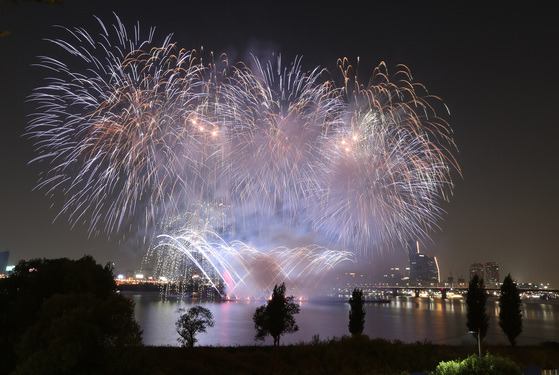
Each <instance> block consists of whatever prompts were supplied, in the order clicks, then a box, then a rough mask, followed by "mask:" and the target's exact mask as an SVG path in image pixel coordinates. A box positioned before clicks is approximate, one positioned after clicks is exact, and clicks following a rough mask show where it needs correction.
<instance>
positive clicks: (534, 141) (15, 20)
mask: <svg viewBox="0 0 559 375" xmlns="http://www.w3.org/2000/svg"><path fill="white" fill-rule="evenodd" d="M312 3H314V2H312ZM241 4H245V5H241ZM270 4H271V5H266V4H265V2H259V3H254V4H249V3H245V2H233V1H230V2H215V1H197V2H190V1H179V0H176V1H172V0H163V1H162V0H158V1H137V0H136V1H132V0H130V1H129V0H122V1H115V0H112V1H103V0H102V1H88V2H86V1H78V0H64V3H63V4H61V5H55V6H48V5H45V4H36V3H28V2H19V3H18V4H12V3H11V2H6V1H4V2H3V3H2V11H1V12H0V29H9V30H11V32H12V34H11V35H9V36H6V37H3V38H0V57H1V58H0V84H1V88H2V89H1V90H0V123H1V126H0V132H1V133H0V134H1V136H0V163H1V164H0V170H1V178H0V181H1V184H0V189H1V190H0V251H4V250H9V251H10V252H11V262H12V263H13V262H16V261H17V260H19V259H29V258H31V257H60V256H66V257H71V258H76V257H80V256H82V255H83V254H86V253H87V254H91V255H93V256H94V257H95V258H96V259H97V260H98V261H99V262H101V263H104V262H107V261H109V260H112V261H116V262H117V265H119V266H121V267H124V266H123V265H126V267H128V266H130V267H133V266H134V265H135V264H139V260H140V258H141V256H142V255H143V253H144V250H143V249H138V248H135V247H134V246H131V245H127V244H124V245H123V244H121V245H119V244H118V243H116V242H114V241H110V240H108V239H107V238H106V237H98V238H95V239H88V237H87V234H86V230H85V228H83V227H80V226H77V227H75V228H74V229H71V228H70V225H69V224H68V223H67V221H65V218H64V217H62V218H61V219H59V220H58V221H56V222H54V223H53V219H54V217H55V216H56V214H57V209H58V206H55V207H53V208H49V207H50V205H51V204H52V202H51V201H50V200H49V199H48V198H47V197H45V196H44V195H43V193H42V192H41V191H33V187H34V186H35V183H36V180H37V176H38V173H39V169H38V168H39V167H38V166H36V165H31V166H28V165H27V163H28V162H29V160H31V158H32V157H33V150H32V145H31V142H30V141H29V140H27V139H25V138H23V137H22V134H23V132H24V127H25V125H26V121H27V119H26V116H28V115H29V113H31V111H32V109H33V108H32V106H31V105H29V104H26V103H25V99H26V96H27V95H29V94H30V93H31V91H32V89H33V88H35V87H37V86H39V85H41V84H42V81H41V80H42V78H43V77H44V74H45V73H44V72H43V71H41V70H40V69H38V68H35V67H32V66H31V64H33V63H34V62H36V60H35V58H36V56H38V55H42V54H44V55H52V54H53V53H54V47H53V46H51V45H49V44H48V43H46V42H44V41H43V40H42V39H43V38H47V37H51V36H53V35H55V34H56V32H55V30H53V29H52V28H51V25H55V24H58V25H63V26H68V27H74V26H83V27H86V28H90V29H91V30H92V31H94V30H97V29H96V24H95V20H94V18H93V15H97V16H99V17H101V18H102V19H103V20H104V21H105V22H107V23H110V22H112V16H111V12H112V11H115V12H116V13H117V14H118V15H119V16H120V17H121V19H122V20H123V21H124V23H125V24H127V25H131V24H133V23H135V22H136V21H140V24H141V25H142V26H143V27H145V28H146V29H147V27H148V26H157V33H158V35H160V36H163V35H166V34H168V33H174V35H175V37H174V40H175V41H177V42H178V43H179V45H180V46H181V47H183V48H186V49H192V48H198V47H200V46H201V45H203V46H204V47H205V48H206V49H207V50H213V51H218V52H222V51H224V52H227V53H228V54H229V55H230V56H231V57H232V60H236V59H239V58H240V59H242V58H244V57H245V56H247V53H248V52H249V51H251V50H254V49H255V48H256V49H257V50H258V51H277V52H281V53H283V54H284V55H287V56H295V55H303V64H304V66H305V68H309V69H310V68H312V67H314V66H315V65H321V66H324V67H327V68H330V69H332V68H334V67H335V62H336V59H337V58H339V57H344V56H347V57H349V58H352V59H355V58H356V57H357V56H359V57H360V59H361V64H360V70H361V71H362V72H370V71H372V68H373V67H374V66H376V65H377V64H378V63H379V62H381V61H386V62H387V64H388V66H389V67H394V66H396V65H397V64H405V65H407V66H408V67H409V68H410V69H411V71H412V74H413V77H414V80H415V81H416V82H421V83H423V84H425V85H426V87H427V88H428V89H429V91H430V92H431V93H432V94H435V95H437V96H440V97H441V98H442V99H443V100H444V102H445V103H446V104H447V105H448V107H449V108H450V111H451V115H450V117H449V118H448V120H449V121H450V124H451V127H452V128H453V130H454V137H455V142H456V144H457V146H458V148H459V154H458V161H459V163H460V165H461V168H462V171H463V179H457V180H456V187H455V196H454V197H453V199H452V201H451V202H450V203H449V204H444V208H445V210H446V211H447V214H446V215H445V216H444V219H443V220H441V221H440V223H439V225H440V231H438V232H437V233H435V234H433V236H432V238H433V243H431V244H427V247H426V249H425V251H426V253H428V254H432V255H436V256H437V257H438V260H439V264H440V266H441V271H442V275H443V276H446V275H448V274H449V272H452V273H453V275H454V276H459V275H460V274H463V275H466V274H467V270H468V267H469V264H470V263H472V262H474V261H497V262H498V263H499V264H500V266H501V272H502V274H506V273H509V272H510V273H511V274H512V275H513V277H514V278H516V279H518V280H519V281H534V282H551V283H552V284H553V285H554V286H555V287H559V270H558V267H559V240H558V238H557V237H558V234H559V196H558V194H557V193H558V190H559V169H558V162H559V157H558V156H557V151H556V150H557V147H556V144H557V141H558V140H559V130H558V128H559V126H558V125H559V124H558V123H557V115H556V112H557V108H558V103H559V95H558V91H557V88H558V87H559V73H558V72H559V70H558V68H559V58H558V55H559V54H558V52H557V48H558V46H559V32H558V31H557V19H559V13H558V12H557V11H556V10H553V9H555V8H556V7H554V6H553V2H530V4H528V2H503V3H502V5H501V6H499V5H498V4H499V3H493V2H492V4H493V5H492V6H491V7H487V6H485V5H481V4H482V3H480V4H476V3H475V2H457V1H443V2H437V1H410V2H400V1H385V2H378V3H376V2H367V3H366V4H367V5H371V4H372V6H371V7H369V6H367V5H362V4H358V3H355V2H335V3H334V2H332V3H329V2H325V3H324V5H321V6H318V5H313V6H311V5H305V2H302V1H299V2H274V3H270ZM56 35H59V34H56ZM398 257H399V260H400V261H401V259H402V254H398V255H397V256H396V258H398ZM387 259H389V257H387ZM387 259H379V262H387Z"/></svg>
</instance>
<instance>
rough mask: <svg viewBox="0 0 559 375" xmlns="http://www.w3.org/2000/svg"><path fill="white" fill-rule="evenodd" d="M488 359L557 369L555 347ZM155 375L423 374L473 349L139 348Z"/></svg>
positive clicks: (351, 340) (336, 345) (329, 345)
mask: <svg viewBox="0 0 559 375" xmlns="http://www.w3.org/2000/svg"><path fill="white" fill-rule="evenodd" d="M487 348H488V351H489V352H490V353H491V355H492V356H499V357H504V358H510V359H511V360H512V361H514V362H515V363H516V364H517V365H518V366H520V367H521V368H526V367H529V366H534V365H538V366H541V368H559V348H558V347H557V346H553V345H551V346H549V345H546V346H543V345H535V346H521V347H516V348H512V347H510V346H509V345H507V346H487ZM143 350H144V351H145V353H146V355H145V356H146V357H147V359H148V360H149V361H150V362H151V363H150V366H151V367H152V368H154V369H156V372H155V373H154V374H156V375H163V374H169V375H171V374H184V373H188V374H196V375H213V374H228V375H233V374H239V375H240V374H263V375H265V374H278V375H279V374H299V375H315V374H316V375H319V374H320V375H324V374H332V375H334V374H335V375H344V374H347V375H350V374H351V375H353V374H382V375H402V374H412V373H428V372H429V371H433V370H435V368H436V367H437V365H438V364H439V363H440V362H441V361H452V360H459V361H461V360H463V359H466V358H467V357H468V356H469V355H471V354H472V352H474V351H475V348H474V347H473V345H439V344H433V343H429V342H416V343H403V342H401V341H388V340H383V339H371V338H369V337H367V335H359V336H355V337H353V336H346V337H342V338H333V339H327V340H320V339H319V338H316V339H313V341H312V343H300V344H296V345H284V346H280V347H277V348H272V347H269V346H235V347H194V348H192V349H188V351H187V352H186V353H187V354H185V349H183V348H178V347H144V349H143Z"/></svg>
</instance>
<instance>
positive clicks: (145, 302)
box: [125, 292, 559, 346]
mask: <svg viewBox="0 0 559 375" xmlns="http://www.w3.org/2000/svg"><path fill="white" fill-rule="evenodd" d="M125 294H126V295H127V296H128V297H129V298H130V299H131V300H132V301H133V302H134V303H135V314H136V320H137V321H138V323H139V324H140V327H141V328H142V330H143V332H144V335H143V337H144V344H146V345H155V346H158V345H171V346H176V345H178V341H177V338H178V334H177V333H176V330H175V321H176V320H177V318H178V315H177V314H176V310H177V308H180V307H182V308H189V307H192V306H194V305H195V304H201V305H202V306H204V307H206V308H208V309H209V310H211V311H212V313H213V315H214V320H215V326H214V327H212V328H208V330H207V332H206V333H202V334H199V335H198V336H197V338H198V343H197V345H202V346H235V345H254V344H255V341H254V334H255V330H254V325H253V322H252V315H253V314H254V310H256V308H257V307H258V306H260V305H262V304H263V302H259V303H257V302H239V301H237V302H199V301H191V300H176V299H172V300H170V299H167V300H163V299H161V298H160V297H159V295H158V294H157V293H132V292H128V293H125ZM523 302H524V303H523V327H524V330H523V332H522V334H521V335H520V336H519V338H518V340H517V343H518V345H531V344H538V343H540V342H542V341H559V301H556V300H552V301H543V300H526V301H523ZM300 306H301V312H300V314H298V315H296V316H295V318H296V321H297V324H298V325H299V331H298V332H296V333H294V334H290V335H285V336H283V337H282V338H281V343H282V344H290V343H298V342H301V341H305V342H309V341H311V340H312V338H313V336H314V335H320V338H321V339H327V338H332V337H341V336H343V335H348V334H349V331H348V328H347V324H348V313H349V305H348V304H347V303H344V302H319V301H304V302H301V303H300ZM366 311H367V313H366V316H365V331H364V333H365V334H366V335H368V336H369V337H380V338H384V339H388V340H396V339H398V340H401V341H404V342H415V341H423V340H429V341H431V342H433V343H436V344H452V345H460V344H463V343H466V344H475V343H476V341H475V339H474V338H473V337H472V336H471V335H470V334H468V333H467V328H466V303H465V302H464V301H463V300H441V299H421V298H411V297H397V298H394V299H392V302H391V303H390V304H366ZM498 311H499V310H498V303H497V301H493V300H489V301H488V304H487V312H488V313H489V314H490V317H491V319H490V322H489V331H488V333H487V336H486V338H485V341H484V342H487V343H490V344H499V343H508V341H507V339H506V336H505V335H504V334H503V333H502V331H501V329H500V328H499V325H498ZM265 344H268V345H270V344H271V340H270V339H268V340H267V341H266V342H265Z"/></svg>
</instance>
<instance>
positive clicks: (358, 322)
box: [348, 288, 365, 336]
mask: <svg viewBox="0 0 559 375" xmlns="http://www.w3.org/2000/svg"><path fill="white" fill-rule="evenodd" d="M348 328H349V332H350V333H351V334H352V335H354V336H355V335H360V334H362V333H363V329H365V303H364V301H363V291H362V290H361V289H357V288H355V289H353V293H351V297H350V298H349V324H348Z"/></svg>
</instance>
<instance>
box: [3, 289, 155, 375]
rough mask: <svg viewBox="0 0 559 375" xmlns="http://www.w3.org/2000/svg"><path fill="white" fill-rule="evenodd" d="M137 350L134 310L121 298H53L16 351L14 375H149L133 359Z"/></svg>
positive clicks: (138, 333) (80, 295)
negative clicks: (126, 374) (127, 374)
mask: <svg viewBox="0 0 559 375" xmlns="http://www.w3.org/2000/svg"><path fill="white" fill-rule="evenodd" d="M141 345H142V333H141V330H140V327H139V325H138V323H136V322H135V321H134V306H133V304H132V303H131V302H130V301H129V300H128V299H126V298H124V297H123V296H121V295H118V294H116V293H115V294H112V295H110V296H109V297H107V298H104V299H101V298H99V297H97V296H95V295H94V294H89V293H68V294H55V295H53V296H52V297H50V298H48V299H47V300H45V302H44V303H43V304H42V306H41V310H40V312H39V315H38V318H37V321H36V322H35V324H33V325H32V326H30V327H29V328H28V329H27V330H26V331H25V333H24V334H23V336H22V338H21V340H19V342H18V344H17V345H16V354H17V357H18V365H17V368H16V370H15V372H13V374H14V375H32V374H39V373H40V374H43V375H64V374H68V375H75V374H93V373H98V374H101V373H103V374H115V375H116V374H122V373H134V374H137V373H140V374H142V373H149V370H148V369H146V363H142V360H141V356H139V355H138V351H139V349H140V347H141ZM138 357H140V358H138Z"/></svg>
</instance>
